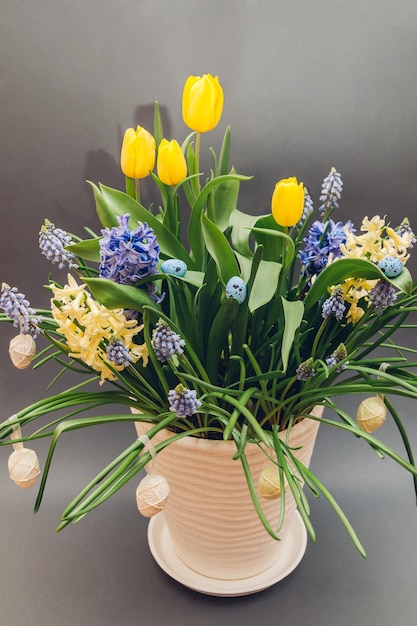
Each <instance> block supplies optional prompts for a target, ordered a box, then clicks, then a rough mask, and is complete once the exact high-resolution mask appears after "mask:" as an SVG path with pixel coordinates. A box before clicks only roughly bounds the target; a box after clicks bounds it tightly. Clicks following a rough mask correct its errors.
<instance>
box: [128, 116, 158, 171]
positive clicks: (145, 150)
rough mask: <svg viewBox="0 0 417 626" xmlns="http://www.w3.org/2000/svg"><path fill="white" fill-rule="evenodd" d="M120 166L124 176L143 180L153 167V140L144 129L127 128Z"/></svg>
mask: <svg viewBox="0 0 417 626" xmlns="http://www.w3.org/2000/svg"><path fill="white" fill-rule="evenodd" d="M120 165H121V168H122V172H123V174H124V175H125V176H129V177H130V178H137V179H138V178H145V176H149V173H150V172H151V170H153V167H154V165H155V139H154V138H153V136H152V135H151V133H149V132H148V131H147V130H145V128H142V127H141V126H137V127H136V130H135V129H134V128H128V129H127V130H126V132H125V134H124V137H123V144H122V151H121V155H120Z"/></svg>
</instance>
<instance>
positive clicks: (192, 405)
mask: <svg viewBox="0 0 417 626" xmlns="http://www.w3.org/2000/svg"><path fill="white" fill-rule="evenodd" d="M168 402H169V405H170V406H169V410H170V411H172V412H173V413H176V414H177V415H178V417H191V416H192V415H194V413H196V412H197V410H198V408H199V407H200V406H201V402H200V400H198V399H197V392H196V391H195V390H194V389H187V387H184V385H181V384H179V385H177V386H176V387H175V389H170V391H169V392H168Z"/></svg>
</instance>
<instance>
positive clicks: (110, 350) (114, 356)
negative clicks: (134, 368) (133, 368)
mask: <svg viewBox="0 0 417 626" xmlns="http://www.w3.org/2000/svg"><path fill="white" fill-rule="evenodd" d="M106 355H107V359H108V360H109V361H110V362H111V363H114V364H115V365H117V366H120V365H122V366H123V367H128V365H130V364H131V363H132V360H133V359H132V356H131V355H130V353H129V350H128V348H127V347H126V344H125V342H124V341H123V340H122V339H117V338H116V337H115V338H114V339H112V340H111V341H110V343H109V344H108V346H107V348H106Z"/></svg>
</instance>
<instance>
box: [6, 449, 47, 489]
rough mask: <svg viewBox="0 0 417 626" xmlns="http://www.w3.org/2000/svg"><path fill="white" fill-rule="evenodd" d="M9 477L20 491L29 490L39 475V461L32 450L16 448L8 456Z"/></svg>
mask: <svg viewBox="0 0 417 626" xmlns="http://www.w3.org/2000/svg"><path fill="white" fill-rule="evenodd" d="M8 468H9V476H10V478H11V479H12V481H13V482H14V483H15V484H16V485H17V486H18V487H21V488H22V489H30V488H31V487H33V485H34V484H35V483H36V481H37V480H38V476H39V474H40V473H41V470H40V468H39V460H38V457H37V455H36V452H35V451H34V450H30V449H29V448H23V447H22V448H18V449H17V450H15V451H14V452H12V453H11V455H10V456H9V461H8Z"/></svg>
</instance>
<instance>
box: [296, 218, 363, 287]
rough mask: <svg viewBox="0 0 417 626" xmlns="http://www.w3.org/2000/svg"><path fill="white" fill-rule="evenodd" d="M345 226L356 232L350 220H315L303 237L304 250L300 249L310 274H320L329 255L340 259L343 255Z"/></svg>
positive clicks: (301, 257) (305, 269) (305, 266)
mask: <svg viewBox="0 0 417 626" xmlns="http://www.w3.org/2000/svg"><path fill="white" fill-rule="evenodd" d="M345 228H347V229H348V230H349V231H350V232H352V233H354V232H355V229H354V227H353V224H352V222H351V221H350V220H348V221H347V222H346V224H343V222H334V221H333V220H332V219H329V220H326V221H325V222H320V221H319V220H316V221H315V222H313V224H312V226H311V228H310V230H309V231H308V233H307V237H305V238H304V239H303V241H304V243H305V247H304V250H300V259H301V262H302V264H303V265H304V271H305V272H307V274H309V275H310V276H312V275H313V274H319V273H320V272H321V271H322V270H323V269H324V268H325V267H326V265H327V263H328V260H329V256H331V257H332V259H338V258H340V257H341V256H342V253H341V252H340V244H342V243H345V242H346V233H345Z"/></svg>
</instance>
